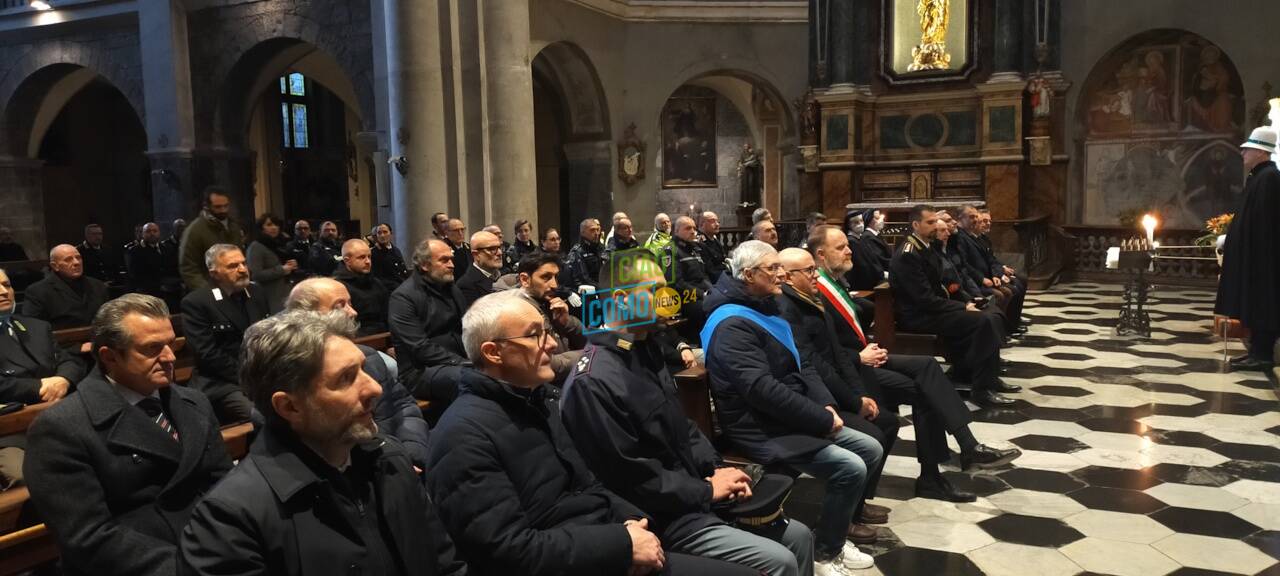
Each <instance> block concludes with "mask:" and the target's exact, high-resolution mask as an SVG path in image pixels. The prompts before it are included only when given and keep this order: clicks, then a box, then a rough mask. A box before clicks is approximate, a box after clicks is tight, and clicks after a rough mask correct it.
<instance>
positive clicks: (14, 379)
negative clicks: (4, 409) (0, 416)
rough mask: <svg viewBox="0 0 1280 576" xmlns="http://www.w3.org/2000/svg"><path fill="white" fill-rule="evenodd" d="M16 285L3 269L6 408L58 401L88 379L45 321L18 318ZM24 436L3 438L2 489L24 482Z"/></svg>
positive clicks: (0, 306) (2, 388)
mask: <svg viewBox="0 0 1280 576" xmlns="http://www.w3.org/2000/svg"><path fill="white" fill-rule="evenodd" d="M13 295H14V292H13V285H12V284H11V283H10V282H9V274H8V273H7V272H5V271H4V269H3V268H0V404H11V403H15V402H18V403H22V404H39V403H40V402H56V401H58V400H59V399H61V398H62V397H63V396H66V395H67V393H68V392H69V391H70V390H71V389H72V387H74V385H75V383H76V382H77V381H79V380H80V378H81V377H83V376H84V365H83V364H81V363H80V360H79V359H77V358H76V357H75V356H74V355H72V354H67V353H65V352H63V351H62V349H61V348H59V347H58V346H57V344H56V343H55V342H54V340H53V327H52V326H50V325H49V323H48V322H45V321H44V320H37V319H35V318H27V317H24V316H17V315H15V314H14V313H13V309H14V307H15V306H14V303H13ZM25 448H26V439H25V437H24V436H23V435H21V434H15V435H12V436H5V437H3V438H0V490H5V489H7V488H9V487H11V486H13V485H14V484H18V483H20V482H22V479H23V474H22V459H23V450H24V449H25Z"/></svg>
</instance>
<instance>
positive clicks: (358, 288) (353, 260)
mask: <svg viewBox="0 0 1280 576" xmlns="http://www.w3.org/2000/svg"><path fill="white" fill-rule="evenodd" d="M333 278H334V279H335V280H337V281H338V282H341V283H342V285H343V286H346V287H347V292H348V293H349V294H350V295H351V307H352V308H354V309H355V311H356V314H357V315H358V316H357V317H356V321H357V322H359V323H360V326H359V327H357V328H356V335H357V336H368V335H370V334H381V333H383V332H386V331H387V300H388V299H389V298H391V291H390V290H387V286H386V285H385V284H383V283H382V282H379V281H378V279H377V278H376V277H374V275H373V254H372V251H371V250H370V249H369V243H368V242H365V241H364V239H362V238H352V239H350V240H347V241H346V242H344V243H343V244H342V265H341V266H339V267H338V269H337V270H336V271H335V272H334V273H333Z"/></svg>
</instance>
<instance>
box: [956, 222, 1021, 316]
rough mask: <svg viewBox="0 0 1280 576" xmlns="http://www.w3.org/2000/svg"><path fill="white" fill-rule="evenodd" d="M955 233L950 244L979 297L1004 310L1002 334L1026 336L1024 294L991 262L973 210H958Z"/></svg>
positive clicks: (981, 223) (981, 225) (1002, 270)
mask: <svg viewBox="0 0 1280 576" xmlns="http://www.w3.org/2000/svg"><path fill="white" fill-rule="evenodd" d="M958 215H959V218H958V219H957V220H958V222H957V226H956V228H957V230H956V234H955V237H954V238H952V240H951V244H952V245H953V246H954V249H955V251H956V253H958V254H959V256H960V258H959V259H960V260H961V261H962V262H963V263H964V269H963V270H961V272H965V273H966V274H967V275H968V276H969V277H970V278H972V279H973V280H974V282H975V284H977V285H978V287H979V289H980V290H981V291H982V293H983V294H982V295H984V296H988V297H990V298H992V299H993V300H994V301H995V302H996V303H998V304H999V305H1000V306H1001V308H1002V309H1003V310H1004V314H1005V315H1004V318H1003V320H1004V324H1002V327H1003V328H1004V332H1005V333H1006V334H1009V335H1017V334H1021V333H1023V332H1026V328H1025V327H1024V326H1022V323H1021V317H1022V298H1023V296H1025V290H1022V289H1020V286H1018V285H1017V284H1016V283H1015V282H1014V279H1013V278H1011V277H1009V275H1007V274H1005V270H1004V266H1002V265H1001V264H1000V263H999V262H998V261H996V259H995V254H994V253H992V252H991V245H990V244H988V243H986V238H985V236H983V218H982V214H981V213H980V212H978V209H976V208H974V207H973V206H968V205H965V206H961V207H960V208H959V209H958Z"/></svg>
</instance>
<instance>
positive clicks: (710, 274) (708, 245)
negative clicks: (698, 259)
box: [698, 210, 729, 283]
mask: <svg viewBox="0 0 1280 576" xmlns="http://www.w3.org/2000/svg"><path fill="white" fill-rule="evenodd" d="M698 232H699V234H700V236H701V238H700V239H699V241H698V245H699V246H701V247H702V263H703V264H705V265H706V267H707V278H708V279H709V280H710V281H711V282H712V283H715V281H716V280H717V279H719V278H720V275H721V274H723V273H724V271H725V270H727V269H728V266H727V265H726V264H725V262H726V261H727V259H728V257H729V255H728V253H727V252H726V251H725V247H724V243H723V242H721V241H720V216H718V215H716V213H715V212H712V211H710V210H707V211H706V212H703V213H702V217H701V219H700V220H699V222H698Z"/></svg>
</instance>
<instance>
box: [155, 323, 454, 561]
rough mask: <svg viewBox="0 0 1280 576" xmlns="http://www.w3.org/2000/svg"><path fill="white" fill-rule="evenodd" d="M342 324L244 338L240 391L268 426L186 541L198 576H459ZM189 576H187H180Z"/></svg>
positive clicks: (273, 326) (198, 515)
mask: <svg viewBox="0 0 1280 576" xmlns="http://www.w3.org/2000/svg"><path fill="white" fill-rule="evenodd" d="M354 337H355V323H354V321H353V320H352V319H351V318H350V317H349V316H348V315H346V314H343V313H340V312H335V313H331V314H316V313H314V312H308V311H301V310H291V311H286V312H283V313H281V314H278V315H276V316H273V317H271V318H268V319H266V320H264V321H262V322H259V323H258V324H255V325H254V326H253V327H252V328H250V329H249V331H248V333H247V334H245V346H244V366H243V369H242V370H241V372H240V376H241V381H242V382H243V384H244V387H245V389H246V390H248V391H249V394H251V395H252V396H253V404H254V406H255V407H256V408H257V409H258V411H259V412H261V413H262V414H263V416H264V417H265V418H266V425H265V426H264V427H263V428H262V430H261V431H260V432H259V437H258V439H257V440H255V441H254V443H253V446H252V447H251V448H250V452H249V455H248V456H247V457H245V458H244V459H243V460H241V461H240V464H239V465H237V466H236V467H235V468H234V469H233V470H232V471H231V472H230V473H229V474H227V476H226V478H223V480H222V482H220V483H219V484H218V485H217V486H216V487H215V488H214V489H213V490H211V491H210V492H209V493H208V494H207V495H206V496H205V497H204V499H203V500H201V502H200V503H199V505H197V506H196V508H195V510H194V511H193V512H192V514H191V521H190V522H189V523H188V524H187V527H186V529H184V530H183V531H182V537H181V549H182V559H183V563H184V564H185V565H186V568H187V570H186V572H189V573H192V574H198V575H215V574H216V575H220V576H221V575H226V574H272V575H278V576H292V575H303V574H333V573H335V572H340V573H346V574H440V575H462V574H465V573H466V567H465V566H464V565H463V564H462V563H461V562H460V561H458V560H457V559H456V558H455V557H454V555H455V551H454V547H453V542H452V541H451V540H450V538H449V535H448V533H446V532H445V530H444V529H443V527H442V526H441V524H440V520H439V518H438V517H437V516H436V511H435V506H434V505H433V504H432V502H431V499H430V498H428V497H427V495H426V493H425V491H424V490H423V487H422V482H421V480H420V478H419V471H417V470H415V469H414V467H413V464H412V462H411V460H410V458H409V456H408V455H407V454H406V453H405V450H404V447H403V446H401V444H400V442H399V441H397V440H396V439H395V438H393V437H391V436H388V435H386V434H385V433H383V432H382V431H381V430H379V428H378V424H377V423H376V422H375V419H374V412H375V405H376V403H377V401H378V397H379V396H380V395H381V394H382V393H383V391H382V387H381V386H379V384H378V382H377V381H376V380H374V379H373V378H372V377H371V376H370V375H369V374H367V373H365V371H364V370H363V369H362V365H363V364H364V363H365V361H366V357H365V355H364V354H363V353H362V352H361V351H360V349H359V348H357V347H356V345H355V343H354V342H352V339H353V338H354ZM180 572H183V571H180Z"/></svg>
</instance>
